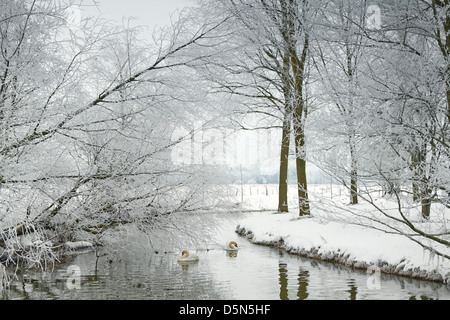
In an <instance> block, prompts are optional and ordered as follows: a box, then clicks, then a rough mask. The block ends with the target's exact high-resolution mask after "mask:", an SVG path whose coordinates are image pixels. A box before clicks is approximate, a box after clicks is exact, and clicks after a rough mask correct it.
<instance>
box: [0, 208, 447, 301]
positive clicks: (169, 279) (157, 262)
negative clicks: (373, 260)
mask: <svg viewBox="0 0 450 320" xmlns="http://www.w3.org/2000/svg"><path fill="white" fill-rule="evenodd" d="M218 216H220V215H218ZM240 218H242V216H241V215H237V216H233V217H231V218H230V217H227V218H226V219H224V220H223V221H221V220H220V219H221V218H220V217H219V218H218V219H219V220H214V222H213V221H211V223H212V224H214V225H215V226H217V225H218V221H219V224H220V225H221V228H220V229H219V231H214V232H213V234H214V236H213V240H211V239H209V240H208V242H209V245H206V246H205V245H203V247H198V248H197V249H195V250H193V252H195V253H196V254H197V255H198V256H199V258H200V259H199V261H198V262H194V263H188V264H186V263H185V264H180V263H179V262H177V256H179V255H180V251H179V248H175V246H174V247H173V249H175V250H169V249H170V248H169V249H168V248H167V247H166V248H164V250H158V249H155V248H152V249H150V248H148V247H146V243H145V242H143V243H141V244H140V245H138V246H136V247H135V248H134V250H128V251H127V252H126V253H123V252H122V253H121V254H120V255H119V256H117V255H115V256H114V257H111V256H108V255H107V256H102V257H99V258H98V259H97V257H96V254H95V253H92V252H91V253H87V254H83V255H79V256H76V257H75V258H74V259H73V260H71V261H70V262H68V263H67V264H66V265H64V266H63V267H62V268H61V269H60V270H55V271H54V272H52V273H42V272H33V271H30V270H25V271H22V272H18V276H17V279H15V280H14V281H13V283H12V284H11V286H10V288H9V289H8V290H6V291H4V292H3V294H2V295H1V297H2V299H31V300H35V299H39V300H72V299H77V300H118V299H120V300H143V299H144V300H213V299H214V300H304V299H310V300H319V299H320V300H378V299H383V300H407V299H440V300H450V287H449V286H445V285H442V284H438V283H433V282H427V281H419V280H412V279H408V278H402V277H397V276H390V275H378V274H373V275H370V274H367V273H366V272H363V271H355V270H351V269H348V268H346V267H344V266H341V265H335V264H332V263H326V262H320V261H315V260H310V259H305V258H301V257H298V256H294V255H289V254H287V253H285V252H284V251H282V250H278V249H275V248H270V247H265V246H259V245H254V244H251V243H250V242H248V241H247V240H246V239H245V238H242V237H239V236H237V235H236V234H235V233H234V228H235V226H236V222H237V221H238V220H239V219H240ZM220 221H221V223H220ZM202 228H205V225H202ZM214 230H217V229H214ZM229 240H236V241H237V242H238V243H239V246H240V250H239V252H237V253H235V254H233V253H229V252H227V251H225V250H224V249H223V246H222V244H225V243H226V241H229ZM178 243H179V242H178ZM177 250H178V251H177Z"/></svg>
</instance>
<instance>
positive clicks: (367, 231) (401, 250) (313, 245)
mask: <svg viewBox="0 0 450 320" xmlns="http://www.w3.org/2000/svg"><path fill="white" fill-rule="evenodd" d="M320 188H323V186H320ZM320 188H319V186H315V187H312V189H314V190H313V191H310V192H311V199H312V216H311V217H302V218H299V217H298V214H297V208H294V207H292V208H290V209H291V211H290V212H289V213H286V214H278V213H275V211H276V210H275V209H276V208H273V209H272V210H273V211H269V212H263V213H260V214H257V215H254V216H252V217H250V218H246V219H244V220H242V221H240V222H239V224H238V226H237V229H236V231H237V232H238V233H240V234H242V235H245V236H247V237H248V238H249V239H250V240H251V241H252V242H254V243H258V244H265V245H276V246H280V247H281V248H284V249H286V250H287V251H289V252H291V253H295V254H301V255H303V256H308V257H311V258H317V259H323V260H328V261H335V262H339V263H343V264H345V265H347V266H349V267H358V268H363V269H367V268H369V267H373V266H377V267H379V268H380V269H381V271H382V272H388V273H394V274H399V275H404V276H411V277H417V278H423V279H428V280H436V281H443V282H446V283H450V261H448V260H446V259H443V258H440V257H438V256H437V255H436V254H435V253H434V252H430V251H429V250H424V249H423V247H422V246H420V245H419V244H417V243H416V242H414V241H412V240H410V239H409V238H408V237H406V236H404V235H399V234H392V233H387V232H384V231H380V230H376V229H374V228H372V227H373V226H376V227H379V225H377V224H376V223H374V224H366V225H355V224H353V223H355V222H358V221H359V219H360V218H359V217H357V216H356V215H355V213H359V214H365V215H367V216H370V217H373V216H374V215H375V213H374V208H373V206H372V205H370V204H368V203H362V204H359V205H357V206H351V207H350V206H349V205H345V204H343V203H345V202H346V201H347V202H348V198H347V197H346V196H345V195H344V194H343V193H341V196H340V197H339V195H338V194H337V193H336V194H335V195H334V202H333V203H334V205H333V206H331V205H330V204H331V201H329V200H330V197H331V196H330V193H329V192H326V193H323V192H321V189H320ZM291 189H292V188H291ZM327 194H328V197H327V196H326V195H327ZM276 195H277V194H276ZM257 198H259V199H260V200H259V202H258V200H257ZM291 199H295V196H293V197H292V198H291ZM324 199H326V200H327V201H329V202H326V201H325V200H324ZM247 201H248V202H247V204H248V205H249V207H253V208H255V204H257V203H262V204H263V205H264V206H265V209H268V204H269V203H272V205H274V204H276V202H277V199H276V197H275V195H272V196H271V195H270V194H269V195H267V196H265V197H264V196H262V195H261V194H259V195H254V196H253V197H251V196H250V195H247ZM377 201H378V203H379V205H380V206H383V208H386V210H391V212H390V213H391V214H394V213H395V210H394V208H395V205H396V202H394V201H392V199H391V200H390V199H385V198H382V197H379V199H377ZM244 202H245V200H244ZM291 206H292V203H291ZM435 210H437V212H435V215H434V219H438V218H439V217H440V219H441V220H437V221H435V222H436V223H435V225H436V226H438V227H439V228H442V223H439V222H442V215H443V216H444V218H448V210H444V211H445V212H444V213H443V211H442V208H439V207H437V206H435ZM375 211H376V210H375ZM410 211H412V210H410ZM410 218H411V219H412V220H414V219H415V221H417V219H416V218H415V216H414V214H413V213H410ZM379 219H380V220H381V218H379ZM431 220H432V222H431V223H429V224H432V223H433V216H432V219H431ZM443 221H447V219H444V220H443ZM384 222H387V223H389V224H390V225H393V221H391V220H389V219H388V220H385V221H384ZM366 223H367V222H366ZM417 224H420V225H421V227H423V228H425V227H427V226H428V225H427V224H425V223H422V222H420V221H418V222H417ZM384 229H385V230H390V229H388V228H384ZM421 240H422V241H424V240H423V239H421ZM425 243H426V244H427V245H430V246H433V248H435V249H439V251H440V252H444V253H446V254H447V255H449V254H450V248H448V247H444V246H440V247H437V244H433V243H431V241H430V242H427V241H426V240H425Z"/></svg>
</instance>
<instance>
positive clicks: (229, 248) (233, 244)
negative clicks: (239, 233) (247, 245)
mask: <svg viewBox="0 0 450 320" xmlns="http://www.w3.org/2000/svg"><path fill="white" fill-rule="evenodd" d="M225 250H227V251H238V250H239V248H238V245H237V243H236V241H230V242H228V245H227V247H226V248H225Z"/></svg>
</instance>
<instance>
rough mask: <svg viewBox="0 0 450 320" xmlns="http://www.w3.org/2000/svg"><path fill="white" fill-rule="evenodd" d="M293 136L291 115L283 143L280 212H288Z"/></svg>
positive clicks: (286, 120) (288, 118)
mask: <svg viewBox="0 0 450 320" xmlns="http://www.w3.org/2000/svg"><path fill="white" fill-rule="evenodd" d="M290 136H291V120H290V116H289V114H286V115H285V119H284V122H283V133H282V141H281V157H280V180H279V195H278V212H288V211H289V207H288V167H289V147H290Z"/></svg>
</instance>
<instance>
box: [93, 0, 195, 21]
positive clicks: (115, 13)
mask: <svg viewBox="0 0 450 320" xmlns="http://www.w3.org/2000/svg"><path fill="white" fill-rule="evenodd" d="M97 2H98V3H99V4H100V5H99V8H98V9H97V8H94V7H91V8H87V9H86V12H89V13H91V14H101V16H102V17H103V18H105V19H108V20H115V21H117V22H118V23H119V24H121V23H122V20H123V18H128V17H135V18H136V20H134V21H133V24H132V26H137V25H146V26H149V27H154V26H157V25H158V26H163V25H166V24H168V23H169V22H170V14H171V13H172V12H174V11H175V10H177V9H181V8H183V7H184V6H187V5H188V4H189V3H190V0H97ZM85 3H86V4H89V1H86V2H85ZM99 10H100V11H99Z"/></svg>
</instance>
